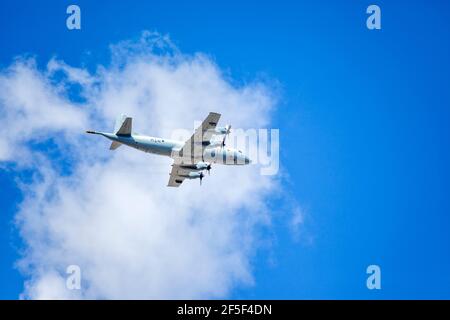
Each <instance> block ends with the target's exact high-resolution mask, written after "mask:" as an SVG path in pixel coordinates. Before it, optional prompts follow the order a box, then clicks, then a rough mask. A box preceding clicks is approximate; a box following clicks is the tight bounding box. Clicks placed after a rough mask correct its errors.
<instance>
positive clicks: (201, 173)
mask: <svg viewBox="0 0 450 320" xmlns="http://www.w3.org/2000/svg"><path fill="white" fill-rule="evenodd" d="M203 177H204V175H203V172H200V185H202V180H203Z"/></svg>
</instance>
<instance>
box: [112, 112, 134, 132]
mask: <svg viewBox="0 0 450 320" xmlns="http://www.w3.org/2000/svg"><path fill="white" fill-rule="evenodd" d="M132 120H133V119H132V118H131V117H127V116H126V115H124V114H122V115H120V116H119V117H118V118H117V119H116V124H115V125H114V133H115V134H116V135H118V136H130V135H131V128H132Z"/></svg>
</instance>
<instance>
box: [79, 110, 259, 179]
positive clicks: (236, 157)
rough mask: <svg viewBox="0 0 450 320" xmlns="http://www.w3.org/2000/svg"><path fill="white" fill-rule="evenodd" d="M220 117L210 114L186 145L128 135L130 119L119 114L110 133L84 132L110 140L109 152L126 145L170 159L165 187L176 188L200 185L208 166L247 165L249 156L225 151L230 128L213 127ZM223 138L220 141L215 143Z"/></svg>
mask: <svg viewBox="0 0 450 320" xmlns="http://www.w3.org/2000/svg"><path fill="white" fill-rule="evenodd" d="M219 119H220V114H219V113H215V112H210V113H209V114H208V116H207V117H206V119H205V120H204V121H203V122H202V124H201V125H200V126H199V127H198V128H197V130H195V132H194V134H193V135H192V136H191V138H190V139H189V140H187V141H186V142H183V141H175V140H170V139H165V138H157V137H150V136H144V135H140V134H137V133H134V132H132V120H133V119H132V118H131V117H128V116H126V115H121V116H119V117H118V118H117V120H116V124H115V126H114V132H113V133H108V132H98V131H92V130H88V131H86V133H90V134H98V135H101V136H103V137H105V138H108V139H109V140H112V143H111V146H110V148H109V149H110V150H116V149H117V148H118V147H120V146H121V145H126V146H129V147H132V148H135V149H138V150H141V151H144V152H147V153H153V154H157V155H162V156H169V157H171V158H172V159H173V160H174V162H173V164H172V170H171V172H170V174H169V175H170V178H169V182H168V184H167V186H168V187H179V186H180V185H181V184H182V183H183V181H184V180H185V179H188V180H193V179H199V180H200V185H201V184H202V180H203V178H204V177H205V175H204V173H203V172H204V171H205V170H206V171H207V172H208V174H209V173H210V170H211V164H213V163H214V164H224V165H247V164H250V163H251V160H250V159H249V157H247V156H246V155H245V154H243V153H242V151H240V150H237V149H232V148H228V147H226V145H225V138H226V137H227V136H228V135H229V133H230V131H231V125H227V126H225V127H217V123H218V122H219ZM220 136H223V139H221V140H219V139H217V137H219V138H220Z"/></svg>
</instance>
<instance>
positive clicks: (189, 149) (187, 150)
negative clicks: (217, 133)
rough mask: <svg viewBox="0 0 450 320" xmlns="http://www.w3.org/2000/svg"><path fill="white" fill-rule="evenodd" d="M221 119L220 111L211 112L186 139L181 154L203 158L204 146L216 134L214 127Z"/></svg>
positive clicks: (193, 157)
mask: <svg viewBox="0 0 450 320" xmlns="http://www.w3.org/2000/svg"><path fill="white" fill-rule="evenodd" d="M219 119H220V113H215V112H210V113H209V114H208V116H207V117H206V119H205V120H203V122H202V124H201V125H200V127H198V128H197V130H195V132H194V134H193V135H192V137H191V138H190V139H189V140H188V141H186V143H185V144H184V146H183V148H182V149H181V150H180V156H182V157H185V158H190V159H191V160H193V159H195V158H201V156H202V154H203V148H204V147H205V146H207V145H208V144H209V142H210V140H211V138H212V136H213V135H214V129H215V128H216V126H217V123H218V122H219Z"/></svg>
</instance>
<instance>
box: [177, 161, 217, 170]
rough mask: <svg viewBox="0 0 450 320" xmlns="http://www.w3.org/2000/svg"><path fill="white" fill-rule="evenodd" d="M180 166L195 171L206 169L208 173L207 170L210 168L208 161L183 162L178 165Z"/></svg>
mask: <svg viewBox="0 0 450 320" xmlns="http://www.w3.org/2000/svg"><path fill="white" fill-rule="evenodd" d="M180 167H181V168H185V169H191V170H197V171H203V170H206V171H208V173H209V170H211V164H210V163H209V162H204V161H200V162H197V163H195V164H183V165H180Z"/></svg>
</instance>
